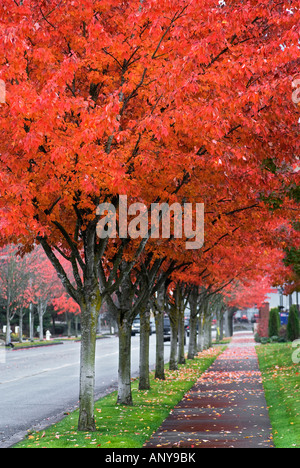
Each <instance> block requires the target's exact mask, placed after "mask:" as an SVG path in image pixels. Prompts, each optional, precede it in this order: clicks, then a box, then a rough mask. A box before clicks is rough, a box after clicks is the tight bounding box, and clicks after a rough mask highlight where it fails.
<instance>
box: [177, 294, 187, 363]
mask: <svg viewBox="0 0 300 468" xmlns="http://www.w3.org/2000/svg"><path fill="white" fill-rule="evenodd" d="M184 344H185V328H184V310H182V304H181V301H180V308H179V320H178V364H185V362H186V361H185V354H184Z"/></svg>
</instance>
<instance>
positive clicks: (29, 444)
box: [14, 347, 225, 448]
mask: <svg viewBox="0 0 300 468" xmlns="http://www.w3.org/2000/svg"><path fill="white" fill-rule="evenodd" d="M224 349H225V348H224V347H218V348H211V349H210V350H207V351H204V352H203V353H200V354H199V356H198V357H197V358H196V359H194V360H190V361H187V363H186V364H185V365H181V366H179V367H180V368H179V370H178V371H172V372H170V371H166V380H165V381H159V380H155V379H154V376H153V374H151V390H149V391H139V390H138V380H135V381H134V382H133V384H132V387H133V401H134V405H133V406H131V407H123V406H118V405H117V404H116V400H117V395H116V392H114V393H112V394H110V395H108V396H107V397H104V398H102V399H101V400H99V401H98V402H96V404H95V415H96V426H97V431H96V432H93V433H86V432H85V433H80V432H78V431H77V422H78V411H75V412H74V413H72V414H70V415H68V416H67V417H66V418H65V419H63V420H62V421H61V422H59V423H57V424H55V425H53V426H51V427H50V428H48V429H46V430H45V431H41V432H34V433H30V434H28V436H27V438H26V439H25V440H24V441H22V442H20V443H19V444H17V445H16V446H15V447H14V448H43V447H45V448H83V447H86V448H140V447H142V446H143V444H144V443H145V442H146V441H147V440H148V439H149V438H150V437H151V435H152V434H153V432H155V431H156V430H157V429H158V428H159V426H160V425H161V423H162V422H163V421H164V420H165V419H166V417H167V416H168V415H169V413H170V411H171V409H172V408H174V406H176V404H177V403H179V401H180V400H181V399H182V397H183V396H184V395H185V393H186V392H188V391H189V390H190V389H191V388H192V386H193V385H194V384H195V383H196V381H197V380H198V378H199V377H200V375H201V374H202V373H203V372H204V371H205V370H206V369H208V368H209V367H210V366H211V365H212V363H213V362H214V360H215V359H216V358H217V356H218V355H219V354H220V353H221V352H223V351H224Z"/></svg>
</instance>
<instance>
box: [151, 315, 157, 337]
mask: <svg viewBox="0 0 300 468" xmlns="http://www.w3.org/2000/svg"><path fill="white" fill-rule="evenodd" d="M153 333H156V326H155V320H154V318H151V319H150V335H152V334H153Z"/></svg>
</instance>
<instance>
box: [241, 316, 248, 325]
mask: <svg viewBox="0 0 300 468" xmlns="http://www.w3.org/2000/svg"><path fill="white" fill-rule="evenodd" d="M241 322H242V323H249V320H248V317H247V315H242V317H241Z"/></svg>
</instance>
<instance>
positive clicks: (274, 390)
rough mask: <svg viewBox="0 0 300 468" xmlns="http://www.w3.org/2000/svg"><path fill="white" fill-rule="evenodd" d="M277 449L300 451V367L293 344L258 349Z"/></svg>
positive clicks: (259, 347) (271, 345)
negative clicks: (295, 361)
mask: <svg viewBox="0 0 300 468" xmlns="http://www.w3.org/2000/svg"><path fill="white" fill-rule="evenodd" d="M256 349H257V354H258V358H259V364H260V370H261V372H262V376H263V384H264V388H265V395H266V400H267V404H268V407H269V414H270V419H271V424H272V427H273V436H274V444H275V447H276V448H293V447H297V448H300V364H294V363H293V361H292V355H293V352H294V351H295V349H293V348H292V344H291V343H285V344H268V345H262V346H258V347H257V348H256Z"/></svg>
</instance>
